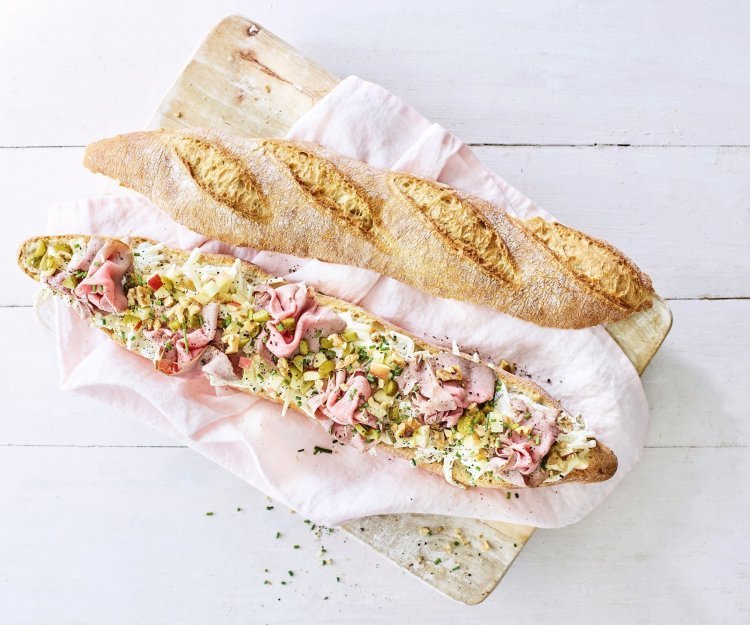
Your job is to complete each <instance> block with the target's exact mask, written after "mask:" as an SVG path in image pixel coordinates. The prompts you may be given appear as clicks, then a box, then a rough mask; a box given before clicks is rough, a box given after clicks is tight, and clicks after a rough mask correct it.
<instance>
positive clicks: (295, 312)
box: [255, 284, 315, 323]
mask: <svg viewBox="0 0 750 625" xmlns="http://www.w3.org/2000/svg"><path fill="white" fill-rule="evenodd" d="M255 292H256V294H257V295H256V299H257V302H258V304H259V305H260V306H262V307H263V308H265V309H266V310H267V311H268V313H269V314H270V315H271V320H272V321H273V322H274V323H278V322H279V321H281V320H282V319H288V318H289V317H294V318H295V319H297V318H298V317H299V315H300V314H301V313H302V311H304V310H305V309H306V308H308V307H309V304H310V302H311V301H314V300H315V295H314V292H313V290H312V288H308V287H306V286H305V285H304V284H285V285H283V286H280V287H277V288H274V287H271V286H267V285H265V284H262V285H260V286H257V287H255Z"/></svg>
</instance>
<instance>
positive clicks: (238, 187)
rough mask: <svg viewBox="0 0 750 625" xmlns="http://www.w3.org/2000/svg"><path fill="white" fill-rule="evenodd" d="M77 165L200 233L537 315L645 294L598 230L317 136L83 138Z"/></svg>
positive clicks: (626, 310)
mask: <svg viewBox="0 0 750 625" xmlns="http://www.w3.org/2000/svg"><path fill="white" fill-rule="evenodd" d="M84 164H85V165H86V166H87V167H88V168H89V169H91V170H92V171H94V172H99V173H103V174H105V175H107V176H110V177H112V178H115V179H117V180H118V181H119V182H120V184H122V185H124V186H126V187H129V188H131V189H134V190H135V191H138V192H139V193H142V194H143V195H145V196H147V197H149V198H150V199H151V200H152V201H153V202H154V203H155V204H156V205H157V206H158V207H160V208H161V209H163V210H164V211H166V212H167V213H169V215H171V216H172V218H174V219H175V220H176V221H178V222H180V223H182V224H184V225H185V226H187V227H188V228H191V229H192V230H195V231H197V232H200V233H202V234H205V235H207V236H210V237H213V238H216V239H219V240H222V241H227V242H229V243H233V244H235V245H244V246H250V247H255V248H259V249H265V250H272V251H277V252H284V253H289V254H294V255H297V256H305V257H314V258H318V259H321V260H325V261H330V262H336V263H344V264H350V265H356V266H360V267H365V268H367V269H372V270H374V271H377V272H379V273H382V274H385V275H388V276H391V277H393V278H396V279H397V280H401V281H402V282H405V283H407V284H409V285H411V286H413V287H416V288H418V289H422V290H424V291H426V292H428V293H431V294H432V295H436V296H439V297H445V298H453V299H460V300H465V301H468V302H473V303H475V304H479V305H483V306H489V307H492V308H495V309H496V310H499V311H501V312H505V313H508V314H510V315H513V316H515V317H519V318H521V319H525V320H527V321H531V322H533V323H536V324H538V325H542V326H552V327H559V328H581V327H586V326H592V325H597V324H600V323H605V322H612V321H618V320H620V319H623V318H625V317H628V316H629V315H631V314H633V313H635V312H638V311H641V310H644V309H646V308H648V307H650V306H651V303H652V295H653V288H652V286H651V281H650V280H649V278H648V277H647V276H646V275H645V274H643V273H642V272H641V271H640V270H639V269H638V268H637V267H636V266H635V265H634V264H633V263H632V262H631V261H630V260H629V259H628V258H626V257H625V256H624V255H623V254H621V253H620V252H619V251H618V250H616V249H615V248H613V247H612V246H610V245H608V244H607V243H604V242H603V241H599V240H597V239H594V238H592V237H589V236H587V235H585V234H583V233H582V232H579V231H577V230H573V229H572V228H568V227H567V226H564V225H562V224H559V223H550V222H546V221H544V220H542V219H540V218H538V217H537V218H533V219H530V220H527V221H525V222H524V221H522V220H520V219H517V218H514V217H512V216H511V215H509V214H507V213H506V212H504V211H503V210H501V209H499V208H498V207H496V206H495V205H493V204H491V203H489V202H487V201H485V200H482V199H480V198H478V197H475V196H472V195H469V194H467V193H463V192H461V191H458V190H456V189H452V188H450V187H448V186H445V185H443V184H440V183H437V182H434V181H431V180H425V179H422V178H417V177H415V176H412V175H410V174H405V173H399V172H392V171H385V170H379V169H375V168H373V167H370V166H368V165H366V164H365V163H362V162H360V161H356V160H353V159H351V158H347V157H344V156H342V155H339V154H336V153H335V152H333V151H331V150H328V149H325V148H323V147H321V146H319V145H315V144H308V143H300V142H293V141H280V140H272V139H241V138H237V137H232V136H229V135H225V134H222V133H219V132H215V131H203V130H188V131H183V132H175V131H166V130H161V131H152V132H136V133H132V134H127V135H121V136H117V137H114V138H111V139H105V140H102V141H98V142H96V143H93V144H91V145H89V146H88V147H87V149H86V153H85V156H84Z"/></svg>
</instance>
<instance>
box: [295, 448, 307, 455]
mask: <svg viewBox="0 0 750 625" xmlns="http://www.w3.org/2000/svg"><path fill="white" fill-rule="evenodd" d="M303 451H305V448H304V447H303V448H302V449H298V450H297V453H298V454H301V453H302V452H303Z"/></svg>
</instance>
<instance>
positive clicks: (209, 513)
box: [206, 512, 214, 516]
mask: <svg viewBox="0 0 750 625" xmlns="http://www.w3.org/2000/svg"><path fill="white" fill-rule="evenodd" d="M213 515H214V513H213V512H206V516H213Z"/></svg>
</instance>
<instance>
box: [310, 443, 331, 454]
mask: <svg viewBox="0 0 750 625" xmlns="http://www.w3.org/2000/svg"><path fill="white" fill-rule="evenodd" d="M332 453H333V449H328V448H327V447H318V446H317V445H315V447H313V456H314V455H316V454H332Z"/></svg>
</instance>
